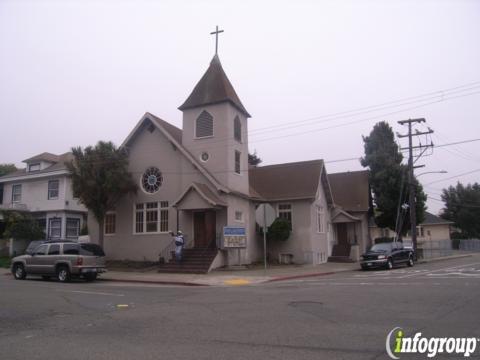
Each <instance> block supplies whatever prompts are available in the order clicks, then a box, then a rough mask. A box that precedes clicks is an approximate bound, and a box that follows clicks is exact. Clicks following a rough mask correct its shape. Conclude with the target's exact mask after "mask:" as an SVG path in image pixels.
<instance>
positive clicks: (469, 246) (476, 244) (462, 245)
mask: <svg viewBox="0 0 480 360" xmlns="http://www.w3.org/2000/svg"><path fill="white" fill-rule="evenodd" d="M458 248H459V249H460V250H465V251H480V239H462V240H460V241H459V245H458Z"/></svg>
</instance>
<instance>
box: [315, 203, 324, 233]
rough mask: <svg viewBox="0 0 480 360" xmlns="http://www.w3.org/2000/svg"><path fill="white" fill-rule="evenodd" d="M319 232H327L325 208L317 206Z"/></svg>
mask: <svg viewBox="0 0 480 360" xmlns="http://www.w3.org/2000/svg"><path fill="white" fill-rule="evenodd" d="M317 232H319V233H324V232H325V213H324V211H323V206H317Z"/></svg>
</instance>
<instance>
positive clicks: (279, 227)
mask: <svg viewBox="0 0 480 360" xmlns="http://www.w3.org/2000/svg"><path fill="white" fill-rule="evenodd" d="M290 232H291V225H290V222H289V221H288V220H285V219H282V218H276V219H275V221H274V222H273V223H272V225H270V227H269V228H268V232H267V239H268V240H273V241H286V240H288V238H289V237H290Z"/></svg>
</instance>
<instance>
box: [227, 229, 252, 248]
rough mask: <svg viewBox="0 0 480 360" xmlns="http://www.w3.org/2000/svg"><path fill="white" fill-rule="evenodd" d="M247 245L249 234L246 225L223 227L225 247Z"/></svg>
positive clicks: (243, 246)
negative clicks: (247, 234)
mask: <svg viewBox="0 0 480 360" xmlns="http://www.w3.org/2000/svg"><path fill="white" fill-rule="evenodd" d="M246 247H247V236H246V232H245V228H244V227H238V226H225V227H224V228H223V248H225V249H236V248H246Z"/></svg>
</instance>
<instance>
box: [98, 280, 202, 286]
mask: <svg viewBox="0 0 480 360" xmlns="http://www.w3.org/2000/svg"><path fill="white" fill-rule="evenodd" d="M97 281H107V282H108V281H111V282H123V283H140V284H157V285H177V286H210V285H208V284H200V283H193V282H188V281H167V280H138V279H102V278H98V279H97Z"/></svg>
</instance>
